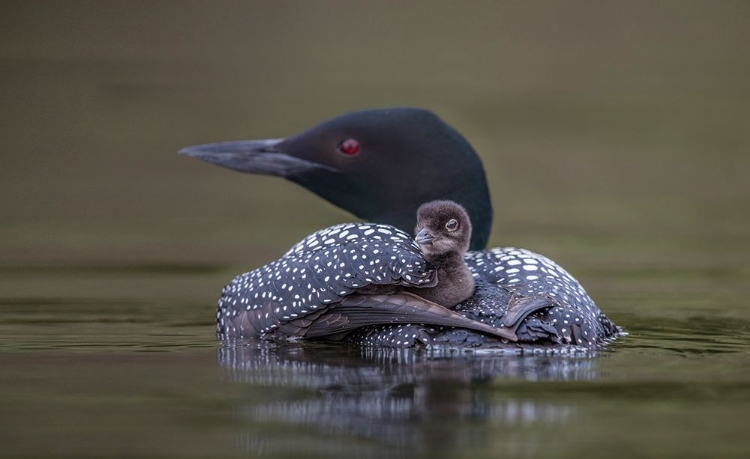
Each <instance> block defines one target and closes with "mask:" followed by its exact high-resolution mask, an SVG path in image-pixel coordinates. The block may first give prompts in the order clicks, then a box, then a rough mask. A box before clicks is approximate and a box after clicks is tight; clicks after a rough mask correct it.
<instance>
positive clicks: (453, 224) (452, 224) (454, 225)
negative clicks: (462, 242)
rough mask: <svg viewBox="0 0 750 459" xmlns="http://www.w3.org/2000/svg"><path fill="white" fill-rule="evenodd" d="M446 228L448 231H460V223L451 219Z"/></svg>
mask: <svg viewBox="0 0 750 459" xmlns="http://www.w3.org/2000/svg"><path fill="white" fill-rule="evenodd" d="M445 228H446V229H447V230H448V231H456V230H457V229H458V221H457V220H456V219H455V218H451V219H450V220H448V223H446V224H445Z"/></svg>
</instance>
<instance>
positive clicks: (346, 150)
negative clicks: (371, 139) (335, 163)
mask: <svg viewBox="0 0 750 459" xmlns="http://www.w3.org/2000/svg"><path fill="white" fill-rule="evenodd" d="M339 151H340V152H341V153H343V154H345V155H347V156H354V155H356V154H357V153H359V142H357V141H356V140H354V139H346V140H344V141H343V142H341V144H340V145H339Z"/></svg>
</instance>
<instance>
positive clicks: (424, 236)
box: [414, 228, 435, 245]
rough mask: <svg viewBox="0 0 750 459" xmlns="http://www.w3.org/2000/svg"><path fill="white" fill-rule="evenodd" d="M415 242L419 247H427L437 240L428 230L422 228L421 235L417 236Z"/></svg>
mask: <svg viewBox="0 0 750 459" xmlns="http://www.w3.org/2000/svg"><path fill="white" fill-rule="evenodd" d="M414 240H415V241H416V242H417V244H419V245H425V244H432V241H434V240H435V236H433V235H432V234H430V233H428V232H427V228H422V229H421V230H419V233H417V236H416V237H415V238H414Z"/></svg>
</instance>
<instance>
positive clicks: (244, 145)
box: [179, 139, 338, 178]
mask: <svg viewBox="0 0 750 459" xmlns="http://www.w3.org/2000/svg"><path fill="white" fill-rule="evenodd" d="M284 140H285V139H269V140H238V141H234V142H219V143H209V144H205V145H195V146H193V147H187V148H183V149H182V150H180V151H179V153H180V154H182V155H187V156H192V157H194V158H198V159H200V160H201V161H205V162H207V163H211V164H216V165H217V166H222V167H226V168H227V169H232V170H235V171H239V172H248V173H251V174H264V175H276V176H279V177H287V178H288V177H291V176H294V175H297V174H299V173H301V172H307V171H310V170H324V171H328V172H338V171H337V170H336V169H334V168H332V167H329V166H326V165H324V164H318V163H314V162H312V161H307V160H305V159H300V158H296V157H294V156H291V155H289V154H287V153H285V152H284V151H283V150H282V149H281V148H279V144H281V143H282V142H283V141H284Z"/></svg>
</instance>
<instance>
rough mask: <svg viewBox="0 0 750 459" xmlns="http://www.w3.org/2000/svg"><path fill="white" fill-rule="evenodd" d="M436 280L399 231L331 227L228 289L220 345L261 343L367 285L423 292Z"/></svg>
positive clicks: (366, 225)
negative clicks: (241, 339) (256, 339)
mask: <svg viewBox="0 0 750 459" xmlns="http://www.w3.org/2000/svg"><path fill="white" fill-rule="evenodd" d="M434 276H435V273H434V271H433V270H432V269H431V268H429V267H428V264H427V262H426V261H425V260H424V258H423V256H422V252H421V251H420V249H419V246H418V245H417V244H416V243H415V242H414V240H413V239H412V238H411V236H409V235H408V234H407V233H405V232H403V231H401V230H398V229H396V228H394V227H392V226H388V225H381V224H375V223H358V224H354V223H348V224H340V225H335V226H331V227H329V228H325V229H323V230H320V231H317V232H315V233H313V234H311V235H309V236H307V237H306V238H304V239H303V240H302V241H300V242H298V243H297V244H295V245H294V246H292V248H291V249H289V251H288V252H287V253H286V254H285V255H284V256H283V257H282V258H280V259H279V260H276V261H274V262H272V263H269V264H267V265H265V266H262V267H260V268H258V269H256V270H254V271H250V272H247V273H244V274H241V275H239V276H237V277H236V278H235V279H234V280H232V282H230V283H229V284H228V285H227V286H226V287H224V289H223V290H222V296H221V299H220V300H219V308H218V309H219V311H218V314H217V319H218V320H217V333H218V335H219V337H220V338H222V339H226V338H237V337H263V336H264V335H266V334H268V333H272V332H273V331H274V330H275V329H277V328H278V327H279V325H280V324H282V323H285V322H288V321H291V320H296V319H299V318H303V317H305V316H307V315H309V314H315V313H319V312H321V311H323V310H326V309H327V308H329V307H331V306H333V305H335V304H336V303H338V302H339V301H341V299H342V298H343V297H346V296H347V295H350V294H352V293H353V292H355V291H356V290H358V289H361V288H364V287H367V286H369V285H394V286H421V285H425V284H428V283H430V282H432V281H433V280H434Z"/></svg>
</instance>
